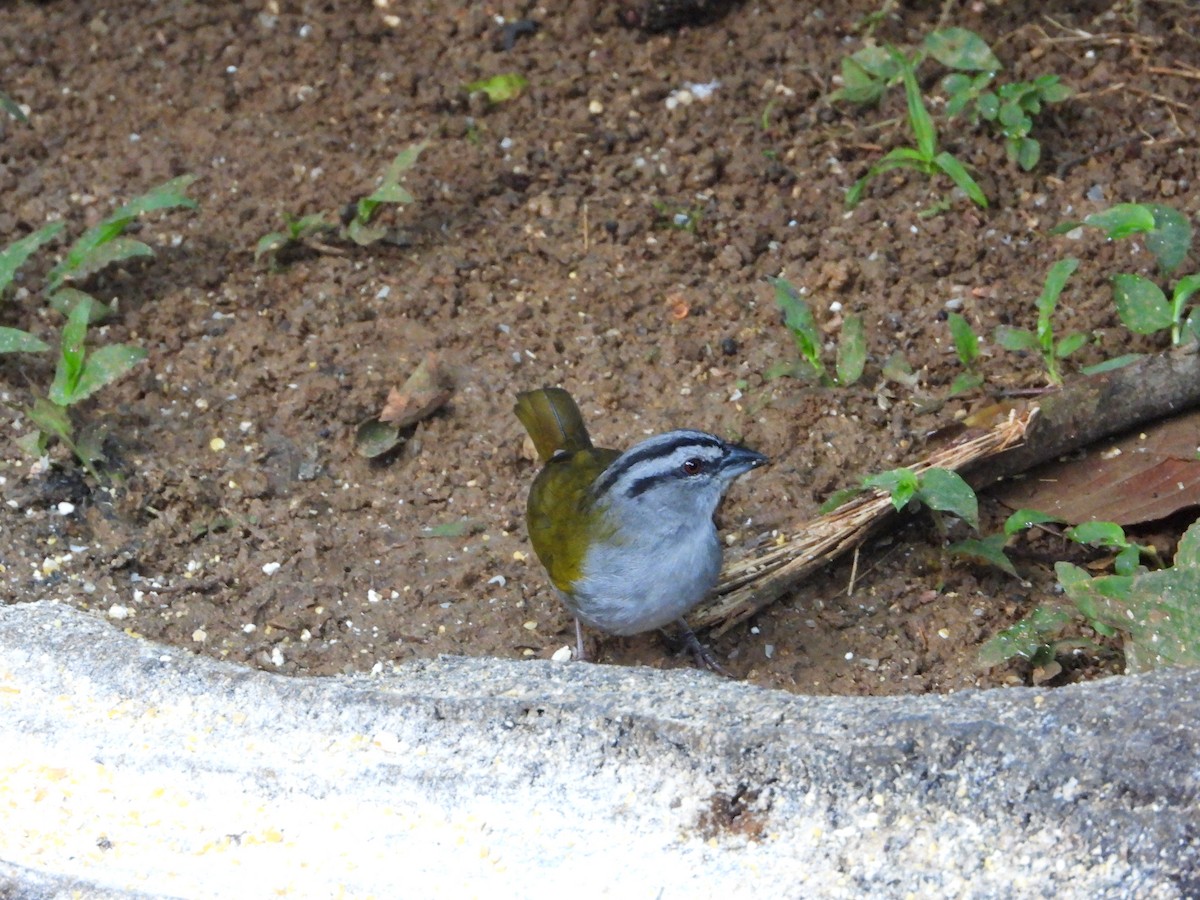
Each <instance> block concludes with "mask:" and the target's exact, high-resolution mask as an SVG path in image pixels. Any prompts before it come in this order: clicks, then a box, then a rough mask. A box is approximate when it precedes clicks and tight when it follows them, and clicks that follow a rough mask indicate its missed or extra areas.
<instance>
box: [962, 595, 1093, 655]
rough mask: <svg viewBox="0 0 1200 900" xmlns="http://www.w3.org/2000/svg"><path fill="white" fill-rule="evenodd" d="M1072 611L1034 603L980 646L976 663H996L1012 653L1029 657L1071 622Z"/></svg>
mask: <svg viewBox="0 0 1200 900" xmlns="http://www.w3.org/2000/svg"><path fill="white" fill-rule="evenodd" d="M1071 618H1072V616H1071V613H1070V612H1068V611H1067V610H1065V609H1063V608H1062V607H1059V606H1037V607H1035V608H1034V609H1033V611H1032V612H1030V613H1029V615H1027V616H1025V618H1023V619H1022V620H1021V621H1019V622H1017V623H1016V624H1015V625H1010V626H1009V627H1008V628H1005V629H1004V630H1003V631H1001V632H999V633H998V634H996V635H995V637H992V638H991V639H989V640H988V641H987V642H986V643H984V645H983V646H982V647H980V648H979V663H980V665H984V666H997V665H999V664H1000V663H1003V662H1007V661H1008V660H1010V659H1012V658H1013V657H1015V656H1020V657H1022V658H1024V659H1032V658H1033V657H1034V656H1035V655H1037V653H1038V651H1039V650H1040V649H1041V648H1042V647H1044V646H1045V645H1046V644H1047V643H1048V642H1049V641H1050V640H1051V639H1052V638H1053V637H1055V636H1056V635H1058V634H1059V633H1060V632H1061V631H1062V629H1063V628H1064V627H1065V626H1066V625H1067V624H1068V623H1069V622H1070V621H1071Z"/></svg>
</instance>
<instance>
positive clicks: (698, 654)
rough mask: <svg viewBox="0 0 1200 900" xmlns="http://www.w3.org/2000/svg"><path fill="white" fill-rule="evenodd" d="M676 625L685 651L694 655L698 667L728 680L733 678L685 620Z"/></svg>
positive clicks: (680, 620)
mask: <svg viewBox="0 0 1200 900" xmlns="http://www.w3.org/2000/svg"><path fill="white" fill-rule="evenodd" d="M675 624H677V625H678V626H679V638H680V640H681V641H683V646H684V649H686V650H687V651H688V652H689V653H691V654H692V659H694V660H695V661H696V665H697V666H698V667H699V668H701V669H708V670H709V671H710V672H715V673H716V674H718V675H724V676H725V677H726V678H732V677H733V675H731V674H730V673H729V672H727V671H726V670H725V668H724V666H722V665H721V664H720V663H719V662H717V658H716V657H715V656H714V655H713V652H712V651H711V650H709V649H708V648H707V647H705V646H704V645H703V644H702V643H700V639H699V638H698V637H696V632H694V631H692V629H691V626H689V625H688V623H687V622H685V621H684V620H683V619H679V620H678V621H677V622H676V623H675Z"/></svg>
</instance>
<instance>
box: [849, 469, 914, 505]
mask: <svg viewBox="0 0 1200 900" xmlns="http://www.w3.org/2000/svg"><path fill="white" fill-rule="evenodd" d="M920 484H921V483H920V480H919V479H918V478H917V474H916V473H915V472H913V470H912V469H892V470H891V471H888V472H880V473H878V474H877V475H868V476H867V477H865V478H864V479H863V480H862V485H863V487H866V488H874V489H875V490H877V491H883V492H884V493H885V494H888V495H889V496H890V497H891V498H892V506H893V507H895V508H896V509H897V510H901V509H904V507H905V506H907V505H908V503H909V501H911V500H912V499H913V497H914V496H915V495H916V493H917V489H918V488H919V487H920Z"/></svg>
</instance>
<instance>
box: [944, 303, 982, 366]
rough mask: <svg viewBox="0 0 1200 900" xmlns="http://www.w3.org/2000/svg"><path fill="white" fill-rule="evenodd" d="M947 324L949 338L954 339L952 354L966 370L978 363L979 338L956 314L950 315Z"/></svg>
mask: <svg viewBox="0 0 1200 900" xmlns="http://www.w3.org/2000/svg"><path fill="white" fill-rule="evenodd" d="M947 322H948V323H949V325H950V336H951V337H952V338H953V339H954V352H955V353H957V354H958V360H959V362H961V363H962V364H963V365H964V366H966V367H967V368H968V369H970V368H972V367H974V365H975V363H977V362H978V361H979V338H978V337H976V336H975V332H974V331H972V330H971V324H970V323H969V322H968V321H967V320H966V319H965V318H964V317H963V316H961V315H959V314H958V313H955V312H952V313H950V316H949V318H948V319H947Z"/></svg>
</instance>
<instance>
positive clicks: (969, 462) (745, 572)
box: [688, 346, 1200, 635]
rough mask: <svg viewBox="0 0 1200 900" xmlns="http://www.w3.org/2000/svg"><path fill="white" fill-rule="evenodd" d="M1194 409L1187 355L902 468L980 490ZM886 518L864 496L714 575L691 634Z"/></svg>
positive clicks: (1123, 373) (1198, 393) (777, 592)
mask: <svg viewBox="0 0 1200 900" xmlns="http://www.w3.org/2000/svg"><path fill="white" fill-rule="evenodd" d="M1197 405H1200V353H1197V352H1196V347H1195V346H1192V347H1190V348H1183V349H1179V350H1175V351H1172V352H1169V353H1164V354H1161V355H1159V356H1152V357H1147V358H1145V359H1143V360H1139V361H1138V362H1136V363H1134V364H1132V365H1129V366H1125V367H1124V368H1121V369H1117V370H1114V371H1112V372H1107V373H1104V374H1102V375H1094V376H1091V377H1088V378H1082V379H1080V380H1078V381H1076V382H1073V383H1072V384H1071V385H1070V386H1068V387H1066V388H1064V389H1063V390H1061V391H1058V392H1056V393H1052V394H1048V395H1046V396H1045V397H1043V398H1041V399H1040V402H1039V404H1038V405H1036V406H1031V407H1029V408H1028V409H1026V410H1025V411H1023V412H1017V411H1013V412H1011V414H1010V415H1009V416H1008V417H1007V418H1006V419H1005V421H1003V422H1001V423H1000V425H999V426H998V427H996V428H993V429H992V430H991V431H988V432H987V433H985V434H982V435H976V436H973V437H969V438H966V439H963V440H961V441H960V442H959V443H956V444H952V445H950V446H948V447H944V448H942V449H940V450H937V451H935V452H934V453H932V454H930V455H929V456H928V457H927V458H926V459H925V460H924V461H922V462H920V463H917V464H916V465H914V466H912V469H913V471H915V472H922V471H925V470H926V469H931V468H946V469H955V470H959V469H961V470H962V474H963V477H964V478H966V480H967V481H968V482H969V483H970V484H971V486H972V487H974V488H975V489H976V490H980V489H981V488H983V487H986V486H987V485H989V484H992V483H993V482H995V481H998V480H999V479H1001V478H1004V477H1007V476H1010V475H1015V474H1017V473H1019V472H1025V471H1028V470H1029V469H1032V468H1034V467H1035V466H1037V465H1039V464H1040V463H1043V462H1048V461H1050V460H1053V459H1057V458H1058V457H1059V456H1062V455H1063V454H1066V453H1071V452H1073V451H1075V450H1078V449H1079V448H1081V447H1084V446H1086V445H1088V444H1090V443H1093V442H1095V441H1098V440H1100V439H1102V438H1105V437H1108V436H1109V435H1113V434H1117V433H1120V432H1122V431H1127V430H1128V429H1130V428H1134V427H1136V426H1138V425H1140V424H1142V423H1144V422H1148V421H1151V420H1154V419H1159V418H1163V417H1166V416H1169V415H1172V414H1174V413H1178V412H1182V411H1184V410H1186V409H1188V408H1190V407H1192V406H1197ZM892 512H893V508H892V502H891V498H890V497H888V496H887V495H885V494H882V493H880V492H869V493H866V494H863V495H862V496H860V497H857V498H855V499H854V500H852V501H850V502H849V503H846V504H845V505H843V506H841V507H839V508H838V509H836V510H834V511H833V512H832V513H830V514H829V515H825V516H821V517H819V518H817V519H814V520H813V521H811V522H802V523H799V524H797V525H796V527H795V528H793V529H792V530H791V534H792V535H793V536H792V537H791V538H790V539H784V540H783V542H782V543H780V544H779V546H777V547H775V548H774V549H771V550H768V551H766V552H764V553H760V554H759V555H758V556H756V557H752V558H746V559H741V560H737V561H734V562H732V563H730V564H728V565H727V566H726V567H725V569H724V571H723V572H722V573H721V581H720V583H719V584H718V585H717V589H716V592H715V595H714V597H713V599H712V600H711V601H709V602H708V603H705V604H703V605H701V606H700V607H698V608H697V609H696V611H695V612H693V613H692V614H691V615H690V616H689V617H688V619H689V621H690V622H691V624H692V625H693V627H697V628H712V629H715V633H716V634H717V635H721V634H724V633H725V632H726V631H728V630H729V629H730V628H732V627H733V626H734V625H736V624H738V623H739V622H742V621H744V620H745V619H747V618H749V617H750V616H752V615H754V614H755V613H757V612H758V611H759V610H761V609H763V608H765V607H766V606H768V605H770V604H771V603H773V602H774V601H775V600H777V599H778V598H779V597H781V596H783V595H784V594H785V593H787V592H788V591H789V590H791V589H792V588H793V587H794V586H795V585H796V584H797V583H798V582H800V581H801V580H802V579H803V578H804V577H805V576H807V575H808V574H810V573H811V572H813V571H815V570H816V569H819V568H821V567H822V566H825V565H827V564H828V563H830V562H832V561H833V560H834V559H836V558H837V557H838V556H840V555H841V554H842V553H844V552H846V551H847V550H850V549H853V548H854V547H856V546H858V545H859V544H861V543H862V542H863V541H865V540H866V539H867V537H868V536H869V535H870V533H871V532H872V531H873V530H874V529H876V528H878V527H879V526H880V525H881V524H883V523H884V522H885V521H887V518H888V516H889V515H890V514H891V513H892Z"/></svg>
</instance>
